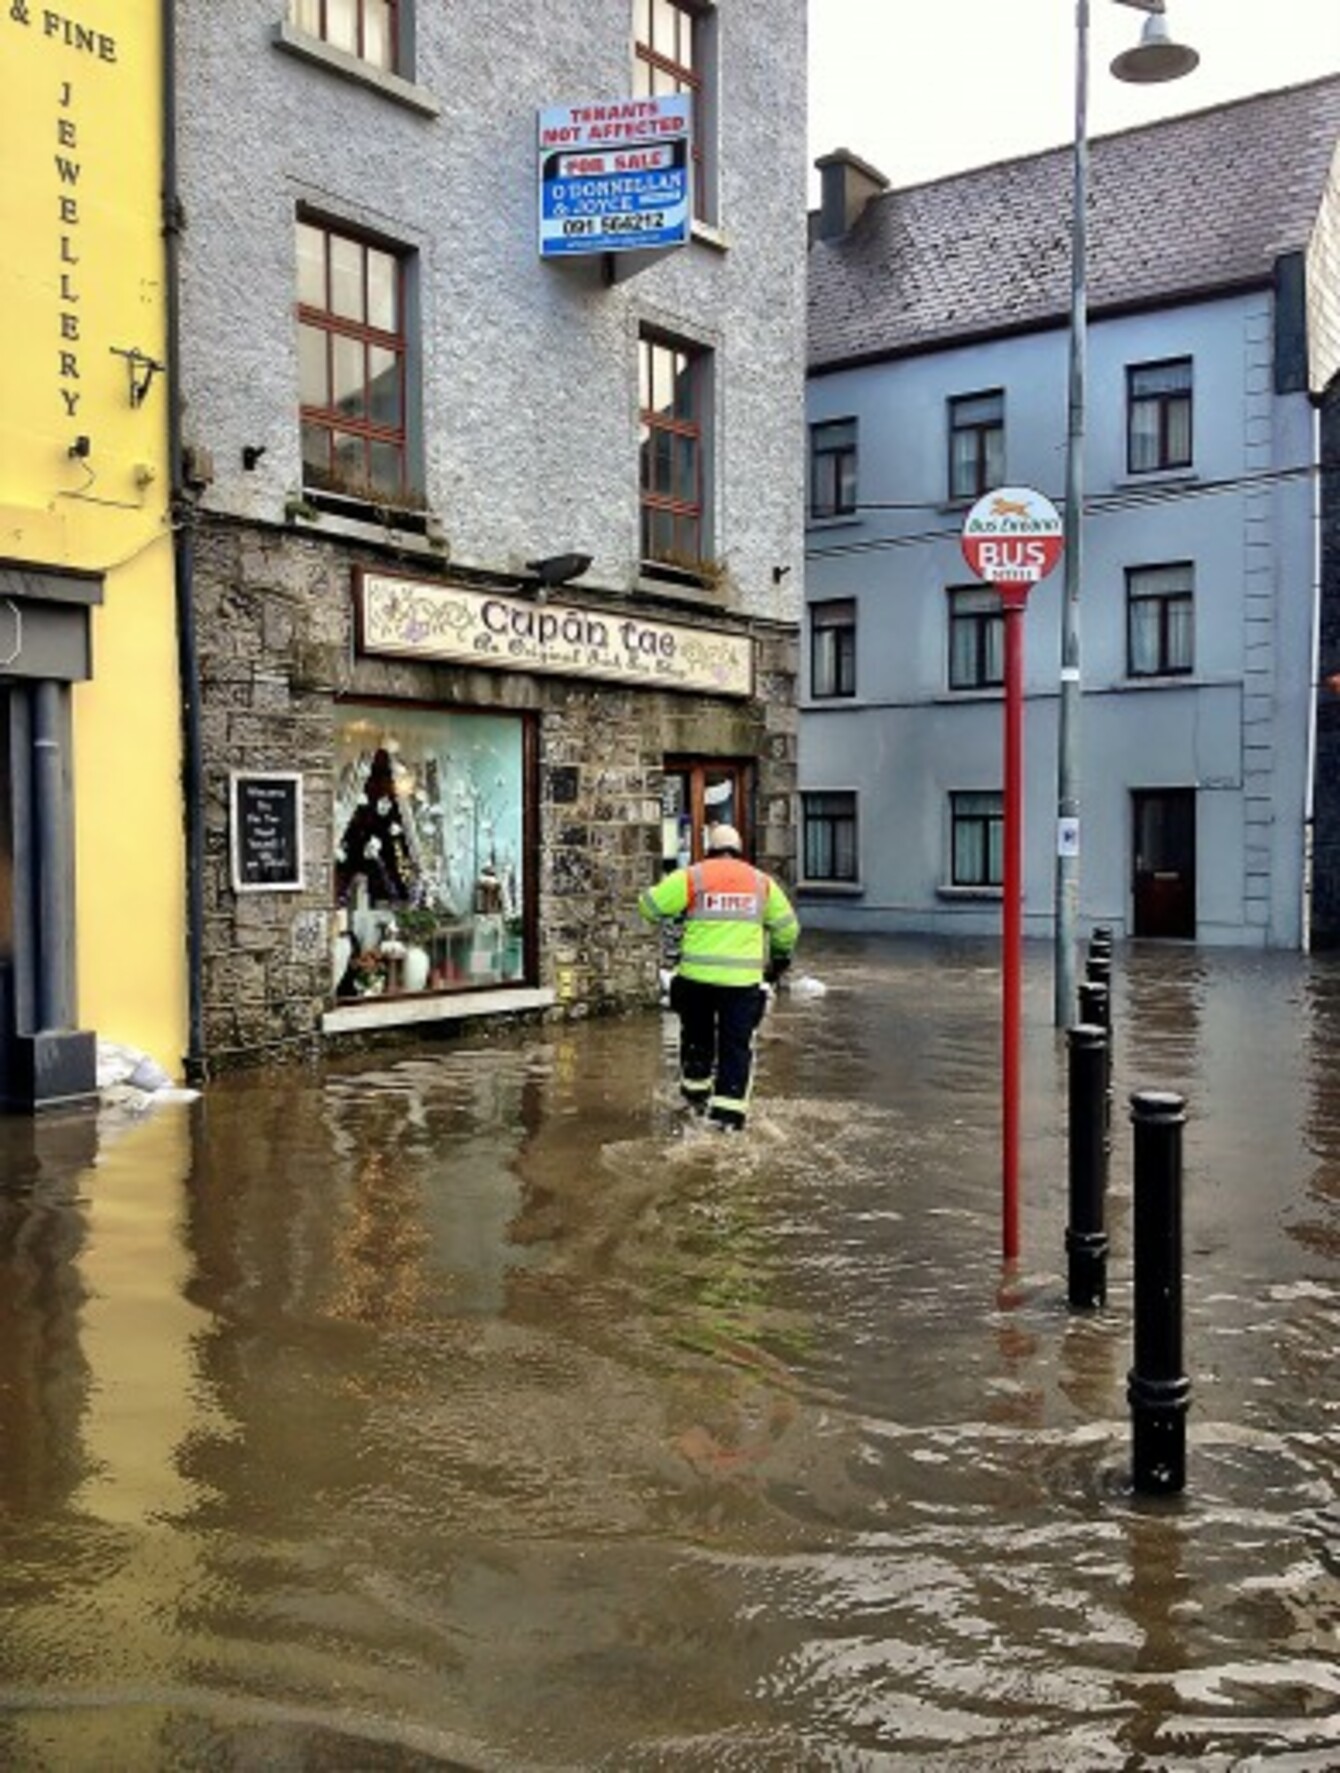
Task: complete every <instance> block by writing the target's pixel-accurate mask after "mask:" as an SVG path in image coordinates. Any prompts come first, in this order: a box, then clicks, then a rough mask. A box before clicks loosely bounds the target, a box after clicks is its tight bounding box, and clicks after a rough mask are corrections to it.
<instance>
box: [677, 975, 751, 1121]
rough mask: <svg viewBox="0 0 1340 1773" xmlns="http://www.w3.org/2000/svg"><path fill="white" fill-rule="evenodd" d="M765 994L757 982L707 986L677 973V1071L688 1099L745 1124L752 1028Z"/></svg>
mask: <svg viewBox="0 0 1340 1773" xmlns="http://www.w3.org/2000/svg"><path fill="white" fill-rule="evenodd" d="M766 1002H767V1000H766V998H765V997H764V995H763V992H762V989H761V988H760V987H759V986H757V985H704V984H702V983H701V982H700V981H699V980H697V979H684V978H681V977H680V976H679V975H678V974H676V975H675V977H674V979H673V980H671V983H670V1007H671V1009H673V1010H674V1011H675V1012H676V1014H677V1015H678V1017H679V1075H680V1087H681V1089H682V1090H683V1092H684V1095H685V1097H686V1098H687V1099H688V1100H689V1101H690V1102H693V1103H695V1104H701V1105H702V1106H704V1107H705V1106H706V1105H707V1103H708V1101H709V1100H710V1101H711V1103H712V1112H713V1114H714V1115H717V1116H718V1118H720V1119H724V1120H729V1121H732V1122H735V1123H736V1124H743V1121H744V1115H745V1104H746V1103H747V1102H748V1100H749V1080H750V1075H751V1073H752V1071H753V1068H754V1030H755V1029H756V1028H757V1027H758V1025H759V1023H760V1022H761V1021H762V1020H763V1010H764V1007H765V1005H766Z"/></svg>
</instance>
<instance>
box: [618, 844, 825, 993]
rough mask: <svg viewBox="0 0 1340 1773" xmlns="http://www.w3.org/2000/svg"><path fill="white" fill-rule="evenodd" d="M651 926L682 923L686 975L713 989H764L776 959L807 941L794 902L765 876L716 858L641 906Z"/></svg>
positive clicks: (648, 895)
mask: <svg viewBox="0 0 1340 1773" xmlns="http://www.w3.org/2000/svg"><path fill="white" fill-rule="evenodd" d="M638 910H639V911H640V912H641V913H642V915H643V917H645V918H646V919H647V920H648V922H650V923H654V922H657V921H659V920H661V919H664V918H682V919H683V922H684V942H683V947H682V948H681V951H680V957H679V967H678V971H679V972H680V973H681V974H682V975H683V977H684V978H686V979H697V980H700V981H701V982H702V983H703V984H705V985H759V984H761V983H762V981H763V969H764V967H765V965H766V964H767V961H768V959H769V956H770V955H773V954H777V955H783V954H790V952H791V950H792V949H793V948H794V947H795V945H796V941H797V938H798V937H799V935H800V925H799V923H798V921H797V919H796V914H795V912H794V911H793V910H792V909H791V901H790V900H789V899H788V898H787V896H786V894H785V893H784V892H783V891H782V889H781V887H779V886H778V884H777V882H776V881H775V880H773V879H772V878H771V876H770V875H767V874H764V872H763V870H762V869H761V868H755V867H753V866H752V865H751V864H750V863H748V862H742V861H740V860H738V859H737V858H736V857H733V856H709V857H708V858H707V860H706V861H705V862H697V863H695V864H694V865H693V866H692V867H691V868H678V869H676V870H675V872H674V873H673V874H667V875H666V877H665V879H664V880H661V881H658V882H657V884H656V885H655V886H652V887H648V888H647V890H646V891H645V892H644V893H643V894H642V895H641V897H640V898H639V900H638Z"/></svg>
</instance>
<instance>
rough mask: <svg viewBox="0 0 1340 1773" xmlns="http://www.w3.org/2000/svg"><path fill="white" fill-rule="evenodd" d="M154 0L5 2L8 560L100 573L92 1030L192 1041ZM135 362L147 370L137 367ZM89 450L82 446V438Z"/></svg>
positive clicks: (88, 897) (93, 740) (88, 974)
mask: <svg viewBox="0 0 1340 1773" xmlns="http://www.w3.org/2000/svg"><path fill="white" fill-rule="evenodd" d="M161 57H162V44H161V22H160V18H159V0H66V4H65V5H64V6H62V7H60V8H59V9H57V8H53V7H43V6H37V5H32V4H28V3H27V0H17V3H16V0H5V3H4V5H3V7H0V168H3V176H0V315H3V316H4V322H5V324H4V332H3V343H2V344H0V348H2V349H3V350H4V352H5V355H6V366H5V376H4V398H3V400H0V559H4V560H6V561H8V562H13V563H21V564H28V565H38V566H46V567H53V568H62V567H63V568H69V569H76V570H82V571H86V572H98V573H102V574H104V575H105V580H104V586H103V593H104V601H103V604H102V606H101V607H100V608H99V609H97V610H96V611H95V612H94V615H93V668H94V676H93V680H92V682H90V683H86V684H80V685H77V686H76V687H75V690H74V725H75V733H74V775H75V816H76V871H77V875H76V878H77V894H78V896H77V905H78V913H77V934H78V953H79V964H78V989H79V1023H80V1026H81V1027H85V1028H93V1029H95V1030H96V1031H97V1033H98V1034H99V1036H100V1037H102V1038H103V1039H107V1040H113V1041H117V1042H123V1043H127V1044H130V1045H133V1046H137V1047H140V1048H142V1049H143V1050H145V1051H147V1052H149V1053H150V1054H152V1056H153V1057H154V1058H156V1059H157V1060H158V1061H159V1062H160V1063H161V1064H163V1065H164V1066H166V1067H167V1068H168V1069H169V1070H171V1071H173V1072H174V1073H176V1072H178V1071H179V1069H180V1062H181V1057H182V1054H183V1052H184V1050H185V1045H186V936H185V887H184V859H183V843H182V797H181V785H180V752H181V745H180V724H179V713H178V710H179V701H180V698H179V692H178V679H177V667H176V645H175V637H174V636H175V628H174V614H173V588H172V585H173V559H172V543H171V535H170V526H169V515H168V486H169V475H168V464H167V453H166V452H167V417H168V408H167V382H166V376H165V375H164V374H162V373H155V375H154V376H153V378H152V381H151V383H150V386H149V389H148V392H147V394H146V395H145V397H144V399H143V400H142V401H141V402H139V403H138V404H136V403H135V402H134V401H132V398H131V384H130V374H131V369H130V366H129V364H128V361H127V358H126V357H125V356H124V355H121V354H120V353H125V352H129V351H133V350H137V351H139V352H141V353H142V354H143V355H144V356H145V357H147V358H151V359H153V360H154V361H155V362H157V363H159V364H162V363H163V361H164V358H165V353H166V349H167V337H166V305H165V290H166V285H165V260H164V249H163V241H162V228H161V200H160V189H161V183H162V98H161V84H162V83H161ZM143 373H144V369H143V366H142V365H141V366H139V367H138V369H137V374H138V375H140V376H142V375H143ZM81 437H82V438H87V439H88V453H87V455H86V456H83V457H80V456H78V455H73V454H71V448H72V446H73V445H74V444H75V440H76V439H77V438H81Z"/></svg>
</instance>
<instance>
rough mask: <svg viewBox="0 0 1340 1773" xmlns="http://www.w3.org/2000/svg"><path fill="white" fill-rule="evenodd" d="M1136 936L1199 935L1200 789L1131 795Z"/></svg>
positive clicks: (1143, 791) (1187, 937)
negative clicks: (1197, 886)
mask: <svg viewBox="0 0 1340 1773" xmlns="http://www.w3.org/2000/svg"><path fill="white" fill-rule="evenodd" d="M1131 826H1132V846H1131V853H1132V875H1133V878H1132V888H1133V898H1134V909H1135V918H1134V924H1133V928H1132V934H1133V935H1136V936H1159V937H1164V938H1182V939H1184V940H1193V939H1194V938H1195V934H1196V791H1195V789H1194V788H1151V789H1137V790H1136V792H1135V793H1133V794H1132V795H1131Z"/></svg>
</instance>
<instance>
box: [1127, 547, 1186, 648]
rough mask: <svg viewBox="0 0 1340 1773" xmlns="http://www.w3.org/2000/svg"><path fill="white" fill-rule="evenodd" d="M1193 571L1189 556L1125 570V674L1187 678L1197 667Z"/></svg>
mask: <svg viewBox="0 0 1340 1773" xmlns="http://www.w3.org/2000/svg"><path fill="white" fill-rule="evenodd" d="M1195 605H1196V572H1195V567H1194V566H1193V565H1192V563H1191V562H1190V561H1189V560H1180V561H1174V562H1172V563H1170V564H1169V565H1166V566H1130V567H1127V569H1126V675H1127V676H1128V677H1185V676H1187V675H1188V674H1189V673H1190V672H1191V671H1193V670H1194V669H1195V663H1196V651H1195Z"/></svg>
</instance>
